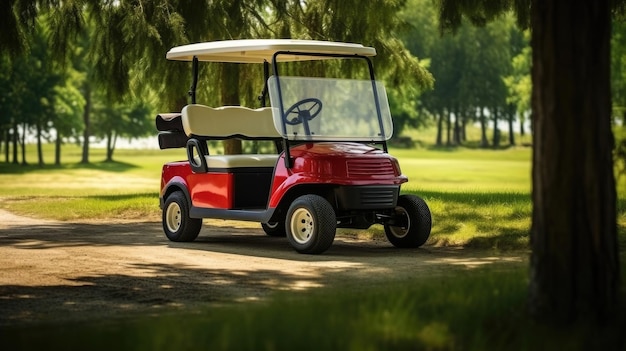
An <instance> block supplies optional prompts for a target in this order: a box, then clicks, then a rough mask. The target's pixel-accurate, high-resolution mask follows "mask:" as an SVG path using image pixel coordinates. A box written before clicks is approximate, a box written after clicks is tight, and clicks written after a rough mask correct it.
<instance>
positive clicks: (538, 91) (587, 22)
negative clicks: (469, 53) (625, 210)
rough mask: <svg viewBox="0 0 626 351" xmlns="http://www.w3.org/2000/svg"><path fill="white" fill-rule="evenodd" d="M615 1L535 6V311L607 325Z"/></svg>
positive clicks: (612, 269)
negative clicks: (611, 7)
mask: <svg viewBox="0 0 626 351" xmlns="http://www.w3.org/2000/svg"><path fill="white" fill-rule="evenodd" d="M609 2H610V1H609V0H595V1H574V2H572V1H569V0H549V1H548V0H533V1H532V5H531V9H532V10H531V11H532V14H531V17H532V28H533V30H532V39H531V43H532V48H533V54H532V55H533V66H532V81H533V94H532V105H533V109H532V110H533V132H534V147H533V170H532V178H533V194H532V197H533V204H534V207H533V215H532V230H531V246H532V254H531V260H530V286H529V308H530V311H531V313H532V314H533V315H534V316H535V317H537V318H539V319H541V320H544V321H553V322H560V323H563V322H565V323H567V322H575V321H581V322H585V321H596V322H600V321H603V320H605V319H607V318H608V317H609V316H610V315H611V313H613V312H614V311H616V308H615V305H616V300H617V297H616V296H617V291H618V287H619V257H618V248H617V224H616V192H615V178H614V175H613V161H612V155H611V152H612V148H613V136H612V133H611V118H610V117H611V113H610V112H611V102H610V85H609V68H610V65H609V53H610V51H609V38H610V23H611V19H610V12H609Z"/></svg>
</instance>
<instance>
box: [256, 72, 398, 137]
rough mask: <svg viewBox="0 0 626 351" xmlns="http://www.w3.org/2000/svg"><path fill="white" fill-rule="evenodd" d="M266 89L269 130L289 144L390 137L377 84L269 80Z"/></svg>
mask: <svg viewBox="0 0 626 351" xmlns="http://www.w3.org/2000/svg"><path fill="white" fill-rule="evenodd" d="M279 82H280V83H279ZM374 87H376V90H374ZM268 90H269V95H270V101H271V104H272V113H273V118H274V125H275V126H276V129H277V130H278V131H279V132H280V133H281V134H282V135H283V137H285V138H288V139H290V140H352V141H373V142H376V141H385V140H389V138H391V135H392V132H393V125H392V121H391V112H390V111H389V103H388V101H387V93H386V91H385V87H384V86H383V84H382V83H380V82H377V81H374V82H372V81H371V80H355V79H330V78H310V77H284V76H280V77H276V76H272V77H270V78H269V80H268Z"/></svg>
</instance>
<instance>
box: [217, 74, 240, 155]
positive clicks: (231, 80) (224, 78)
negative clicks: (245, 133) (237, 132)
mask: <svg viewBox="0 0 626 351" xmlns="http://www.w3.org/2000/svg"><path fill="white" fill-rule="evenodd" d="M220 74H221V77H220V82H221V83H222V104H223V105H224V106H228V105H231V106H238V105H240V102H239V65H238V64H236V63H223V64H222V68H221V71H220ZM223 145H224V154H225V155H237V154H241V152H242V145H241V140H240V139H227V140H224V142H223Z"/></svg>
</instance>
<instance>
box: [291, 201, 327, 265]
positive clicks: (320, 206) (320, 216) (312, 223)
mask: <svg viewBox="0 0 626 351" xmlns="http://www.w3.org/2000/svg"><path fill="white" fill-rule="evenodd" d="M336 229H337V217H336V215H335V210H334V209H333V207H332V206H331V205H330V203H329V202H328V201H326V199H324V198H323V197H321V196H318V195H303V196H300V197H298V198H297V199H296V200H295V201H294V202H293V203H292V204H291V206H289V211H287V219H286V221H285V230H286V232H287V239H288V240H289V243H290V244H291V246H292V247H293V248H294V249H295V250H296V251H298V252H299V253H305V254H319V253H322V252H324V251H326V250H327V249H328V248H329V247H330V245H332V243H333V241H334V240H335V231H336Z"/></svg>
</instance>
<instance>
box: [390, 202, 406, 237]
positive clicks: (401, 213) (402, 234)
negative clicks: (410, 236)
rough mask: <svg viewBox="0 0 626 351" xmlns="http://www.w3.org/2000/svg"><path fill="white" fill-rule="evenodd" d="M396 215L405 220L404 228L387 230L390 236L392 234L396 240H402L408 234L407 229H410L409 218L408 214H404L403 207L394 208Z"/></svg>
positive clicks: (392, 227) (391, 227)
mask: <svg viewBox="0 0 626 351" xmlns="http://www.w3.org/2000/svg"><path fill="white" fill-rule="evenodd" d="M396 215H399V216H403V217H404V218H406V224H407V225H406V226H405V227H394V226H389V230H390V231H391V234H393V236H395V237H397V238H404V237H405V236H406V234H407V233H408V232H409V228H410V227H411V218H409V214H408V213H407V212H406V210H405V209H404V207H396Z"/></svg>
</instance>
